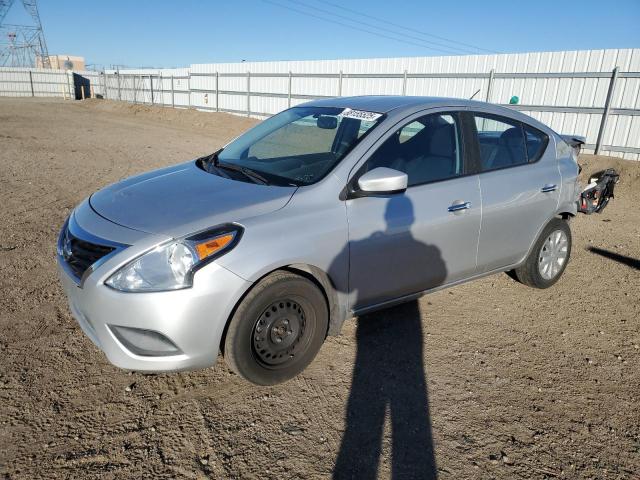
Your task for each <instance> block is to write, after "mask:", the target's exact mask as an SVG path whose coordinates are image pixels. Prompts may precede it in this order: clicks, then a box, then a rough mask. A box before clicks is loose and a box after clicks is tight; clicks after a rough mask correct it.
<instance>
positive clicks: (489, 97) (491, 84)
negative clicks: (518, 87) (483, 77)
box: [485, 68, 496, 103]
mask: <svg viewBox="0 0 640 480" xmlns="http://www.w3.org/2000/svg"><path fill="white" fill-rule="evenodd" d="M495 74H496V71H495V70H494V69H493V68H492V69H491V71H490V72H489V81H488V82H487V98H486V99H485V101H486V102H487V103H488V102H489V100H491V89H492V88H493V77H494V75H495Z"/></svg>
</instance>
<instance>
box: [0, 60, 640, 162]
mask: <svg viewBox="0 0 640 480" xmlns="http://www.w3.org/2000/svg"><path fill="white" fill-rule="evenodd" d="M49 72H53V71H49ZM24 75H27V74H26V73H24V72H23V73H22V77H20V79H19V80H18V81H19V82H20V87H19V88H16V87H15V85H14V83H12V82H11V80H10V79H6V78H7V77H5V73H4V72H3V70H2V69H0V95H3V94H5V93H4V92H5V91H6V92H10V91H12V89H17V90H20V92H21V93H22V94H24V95H29V86H30V84H29V83H27V81H28V80H29V79H28V78H27V77H25V76H24ZM30 75H32V76H33V75H34V73H31V74H30ZM51 75H54V73H51ZM55 75H58V77H56V81H57V80H59V81H60V83H62V85H63V87H64V83H63V80H64V81H66V82H67V84H70V86H69V92H71V91H73V94H74V96H75V97H76V98H79V97H80V93H78V91H77V90H78V86H79V85H85V95H87V96H89V94H88V93H87V92H90V93H91V94H92V95H95V96H102V97H105V98H109V99H114V100H122V101H128V102H134V103H147V104H157V105H164V106H173V107H184V108H196V109H199V110H208V111H221V112H229V113H235V114H241V115H248V116H252V117H258V118H264V117H267V116H269V115H272V114H274V113H277V112H279V111H282V110H284V109H286V108H288V107H289V106H294V105H297V104H299V103H302V102H305V101H307V100H309V99H314V98H324V97H335V96H348V95H372V94H396V95H433V96H447V97H459V98H470V97H472V96H474V95H475V97H474V98H475V99H477V100H484V101H489V102H492V103H499V104H508V102H509V100H510V99H511V97H512V96H517V97H519V100H520V101H519V104H518V105H511V107H512V108H516V109H518V110H521V111H523V112H524V113H527V114H529V115H531V116H533V117H535V118H538V119H539V120H541V121H542V122H544V123H546V124H548V125H550V126H551V127H552V128H554V129H555V130H556V131H558V132H560V133H572V134H578V135H584V136H586V137H587V148H586V151H588V152H589V151H591V152H594V151H597V152H599V153H603V154H611V155H616V156H620V157H624V158H627V159H631V160H640V49H618V50H585V51H572V52H538V53H523V54H505V55H473V56H454V57H414V58H387V59H366V60H322V61H295V62H243V63H225V64H197V65H191V67H190V68H182V69H159V70H157V69H139V70H132V69H128V70H119V71H117V70H107V71H106V72H104V73H98V72H75V75H72V77H71V79H70V77H69V74H65V73H64V72H58V73H56V74H55ZM61 75H62V76H61ZM65 75H66V77H65ZM38 78H39V79H40V77H38ZM51 78H52V79H53V77H51ZM25 79H26V80H25ZM5 80H6V81H5ZM51 82H52V83H53V82H54V80H51ZM82 82H86V83H84V84H83V83H82ZM74 87H75V88H74ZM60 88H61V87H59V86H58V90H56V89H55V86H54V87H52V89H51V91H52V93H56V92H58V91H62V90H60ZM72 89H73V90H72ZM36 90H37V92H38V93H37V94H36ZM36 90H33V92H34V95H33V96H40V95H43V94H44V93H43V92H42V91H41V90H39V89H36ZM7 94H9V93H7ZM57 96H61V95H60V94H57Z"/></svg>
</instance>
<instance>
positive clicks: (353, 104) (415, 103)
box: [304, 95, 483, 113]
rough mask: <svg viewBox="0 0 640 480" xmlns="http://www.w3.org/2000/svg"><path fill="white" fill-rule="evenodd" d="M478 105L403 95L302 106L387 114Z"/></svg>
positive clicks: (315, 101) (340, 99) (350, 98)
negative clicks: (430, 108) (403, 110)
mask: <svg viewBox="0 0 640 480" xmlns="http://www.w3.org/2000/svg"><path fill="white" fill-rule="evenodd" d="M479 104H483V102H474V101H472V100H464V99H461V98H446V97H412V96H405V95H362V96H357V97H335V98H324V99H321V100H312V101H311V102H307V103H305V104H304V105H305V106H313V107H338V108H352V109H354V110H366V111H369V112H377V113H388V112H390V111H391V110H396V109H399V108H414V107H420V106H424V107H426V108H429V107H439V106H456V107H460V106H472V105H479Z"/></svg>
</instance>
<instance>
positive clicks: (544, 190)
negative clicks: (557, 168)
mask: <svg viewBox="0 0 640 480" xmlns="http://www.w3.org/2000/svg"><path fill="white" fill-rule="evenodd" d="M556 188H558V186H557V185H552V184H550V183H547V184H546V185H545V186H544V187H542V189H541V190H540V191H541V192H542V193H547V192H554V191H555V190H556Z"/></svg>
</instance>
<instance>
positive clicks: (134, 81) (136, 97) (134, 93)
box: [131, 75, 144, 103]
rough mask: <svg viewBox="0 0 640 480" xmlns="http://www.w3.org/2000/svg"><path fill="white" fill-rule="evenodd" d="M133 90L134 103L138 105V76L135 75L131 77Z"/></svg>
mask: <svg viewBox="0 0 640 480" xmlns="http://www.w3.org/2000/svg"><path fill="white" fill-rule="evenodd" d="M131 89H132V90H133V103H138V91H137V90H136V76H135V75H131ZM143 98H144V97H143Z"/></svg>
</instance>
